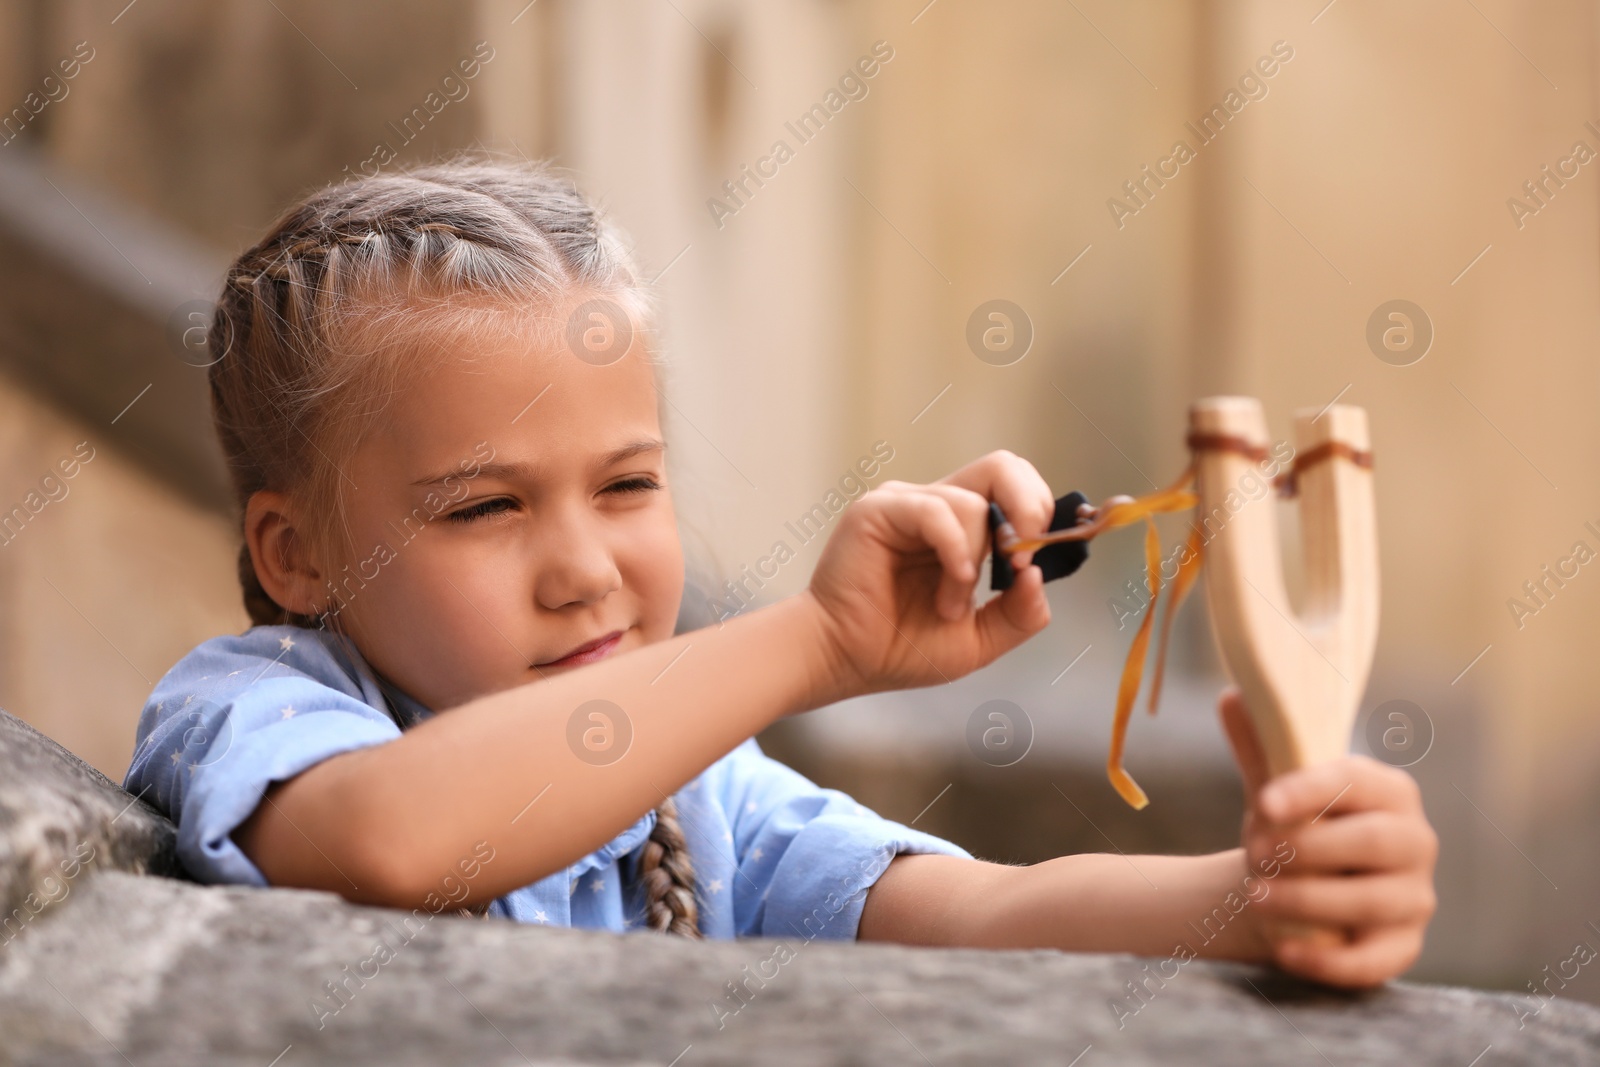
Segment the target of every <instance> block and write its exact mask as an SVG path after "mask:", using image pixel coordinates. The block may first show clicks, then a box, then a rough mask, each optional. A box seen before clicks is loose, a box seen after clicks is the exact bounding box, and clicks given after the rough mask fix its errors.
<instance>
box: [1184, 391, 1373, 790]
mask: <svg viewBox="0 0 1600 1067" xmlns="http://www.w3.org/2000/svg"><path fill="white" fill-rule="evenodd" d="M1189 426H1190V444H1191V446H1192V447H1193V449H1194V463H1195V490H1196V493H1197V496H1198V498H1199V504H1198V506H1197V508H1196V513H1195V522H1196V524H1197V525H1199V526H1200V528H1201V530H1202V531H1203V533H1204V534H1205V535H1206V536H1207V537H1208V538H1209V542H1208V543H1207V544H1206V548H1205V554H1206V568H1205V569H1206V571H1207V574H1206V579H1205V581H1206V600H1207V602H1208V604H1209V605H1210V614H1211V626H1212V632H1213V633H1215V635H1216V639H1217V645H1218V648H1219V650H1220V651H1221V654H1222V659H1223V661H1224V663H1225V664H1226V665H1227V668H1228V671H1229V673H1230V674H1231V675H1232V676H1233V679H1234V681H1235V682H1236V683H1237V684H1238V686H1239V689H1240V692H1241V695H1242V697H1243V699H1244V705H1245V708H1246V709H1247V710H1248V712H1249V715H1250V719H1251V721H1252V723H1253V724H1254V726H1255V730H1256V736H1257V738H1258V739H1259V740H1260V743H1261V747H1262V752H1263V754H1264V755H1265V757H1266V761H1267V772H1268V774H1269V776H1273V777H1276V776H1277V775H1280V774H1283V773H1284V772H1286V771H1290V770H1294V769H1296V768H1299V767H1303V766H1307V765H1309V764H1312V763H1320V762H1323V761H1325V760H1332V759H1337V758H1338V757H1340V756H1342V755H1344V754H1345V753H1346V752H1347V751H1348V750H1349V744H1350V734H1351V729H1352V727H1353V726H1354V723H1355V717H1356V712H1357V710H1358V709H1359V707H1360V704H1361V697H1362V693H1363V691H1364V690H1365V689H1366V684H1367V677H1368V675H1369V674H1370V673H1371V668H1372V655H1373V650H1374V648H1375V646H1376V644H1377V637H1378V548H1377V525H1376V518H1375V514H1374V507H1373V492H1372V472H1371V469H1370V468H1371V453H1370V451H1369V443H1368V436H1367V417H1366V412H1365V411H1363V410H1362V409H1361V408H1358V407H1352V406H1350V405H1333V406H1331V407H1328V408H1327V409H1325V410H1323V411H1321V412H1318V411H1317V409H1314V408H1308V409H1303V410H1301V411H1298V412H1296V413H1295V445H1296V456H1295V466H1294V469H1293V474H1292V482H1291V484H1293V485H1294V486H1295V487H1296V489H1297V491H1298V496H1299V499H1300V530H1301V544H1302V546H1303V552H1304V557H1305V588H1306V596H1305V607H1304V610H1303V611H1302V612H1299V613H1296V612H1295V611H1294V610H1293V609H1292V608H1291V607H1290V605H1289V597H1288V592H1287V590H1286V589H1285V586H1284V580H1283V566H1282V561H1281V558H1280V556H1279V543H1278V523H1277V516H1276V515H1275V514H1274V509H1273V508H1272V507H1271V506H1270V500H1271V497H1270V496H1266V497H1262V498H1260V499H1257V500H1254V501H1252V500H1249V499H1244V498H1245V492H1244V490H1243V489H1242V488H1241V486H1245V487H1248V486H1249V485H1251V484H1252V479H1255V480H1256V481H1259V480H1261V475H1260V472H1259V470H1258V469H1257V467H1256V464H1257V462H1259V460H1260V459H1261V458H1262V457H1264V456H1265V455H1266V454H1267V452H1266V449H1267V445H1268V439H1267V431H1266V422H1265V420H1264V418H1263V417H1262V412H1261V404H1260V402H1259V401H1257V400H1255V399H1254V398H1251V397H1237V396H1221V397H1209V398H1206V399H1202V400H1197V401H1195V402H1194V404H1193V405H1191V406H1190V408H1189ZM1241 445H1242V447H1241ZM1352 461H1353V462H1352ZM1230 493H1231V494H1233V498H1232V499H1233V501H1238V500H1240V499H1244V503H1243V505H1242V506H1241V507H1239V508H1238V509H1237V510H1236V511H1230V510H1229V508H1228V505H1229V503H1230Z"/></svg>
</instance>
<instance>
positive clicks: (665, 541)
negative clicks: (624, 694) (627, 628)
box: [617, 508, 683, 641]
mask: <svg viewBox="0 0 1600 1067" xmlns="http://www.w3.org/2000/svg"><path fill="white" fill-rule="evenodd" d="M621 553H622V554H620V555H619V556H618V558H617V562H618V568H619V570H621V572H622V580H623V586H624V588H627V589H631V590H632V591H633V593H634V595H635V597H636V598H637V601H638V605H639V625H640V627H641V628H642V629H643V630H644V635H645V639H646V640H649V641H664V640H666V639H667V638H669V637H671V636H672V631H673V630H674V629H675V628H676V626H677V622H678V604H679V601H680V600H682V598H683V547H682V545H681V544H679V542H678V528H677V523H676V521H675V520H674V519H673V516H672V511H671V509H668V508H664V509H662V513H661V515H659V516H656V515H653V516H651V517H650V521H648V522H644V523H640V524H639V527H638V528H637V529H636V530H635V531H633V532H631V533H630V534H629V536H628V537H627V539H626V543H625V545H624V547H623V548H622V550H621Z"/></svg>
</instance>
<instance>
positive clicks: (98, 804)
mask: <svg viewBox="0 0 1600 1067" xmlns="http://www.w3.org/2000/svg"><path fill="white" fill-rule="evenodd" d="M176 845H177V833H176V831H175V830H174V829H173V826H172V823H171V822H169V821H168V820H167V818H166V817H165V816H163V815H162V814H161V813H160V812H158V811H156V809H155V808H153V807H151V806H150V805H149V804H146V803H144V802H143V801H139V800H135V799H134V798H133V797H132V796H130V795H129V794H128V793H126V792H125V791H123V789H122V788H121V787H120V786H118V785H117V784H116V783H115V782H113V781H111V779H109V778H107V777H106V776H105V775H103V774H101V773H100V772H99V771H97V770H95V769H94V768H93V767H91V766H89V765H88V764H87V763H85V762H84V761H83V760H81V759H79V758H78V757H77V756H74V755H73V754H72V753H71V752H69V751H67V750H66V749H65V748H62V747H61V746H60V745H58V744H56V743H55V742H54V741H52V740H50V738H48V737H46V736H45V735H44V734H41V733H40V732H39V731H37V730H35V729H34V728H33V727H31V726H29V725H28V724H27V723H25V722H23V721H22V720H21V719H18V718H16V717H15V716H13V715H10V714H8V713H7V712H4V711H0V944H3V943H4V942H5V941H6V940H7V939H8V938H9V937H12V936H15V933H16V929H17V927H18V926H19V925H25V924H27V923H29V922H32V921H35V919H36V918H37V917H38V916H39V914H40V913H41V912H42V911H43V910H44V909H45V908H47V907H48V906H49V905H50V903H51V902H52V901H53V900H55V899H57V898H59V897H60V896H61V895H62V894H63V893H64V892H66V891H67V887H68V885H69V884H70V882H71V881H72V880H73V879H74V878H76V877H77V876H78V873H79V868H80V867H81V866H82V864H83V863H84V862H85V861H88V862H92V863H93V865H94V866H96V867H102V868H114V869H117V870H124V871H131V872H133V873H135V874H142V873H146V872H148V873H151V874H164V875H168V876H171V877H183V871H182V867H181V866H180V865H179V863H178V857H177V851H176Z"/></svg>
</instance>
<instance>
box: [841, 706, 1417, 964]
mask: <svg viewBox="0 0 1600 1067" xmlns="http://www.w3.org/2000/svg"><path fill="white" fill-rule="evenodd" d="M1221 713H1222V717H1223V721H1224V723H1225V725H1226V728H1227V732H1228V735H1229V738H1230V740H1231V741H1232V742H1233V745H1234V750H1235V752H1236V754H1237V755H1238V756H1239V758H1240V764H1241V768H1242V769H1243V771H1244V775H1245V780H1246V788H1247V795H1248V797H1249V806H1248V808H1247V812H1246V816H1245V824H1244V847H1243V848H1237V849H1232V850H1230V851H1227V852H1219V853H1215V854H1213V855H1209V856H1123V855H1081V856H1063V857H1060V858H1057V859H1053V860H1048V861H1046V862H1044V863H1040V864H1036V865H1034V866H1032V867H1005V866H1000V865H997V864H991V863H980V862H977V861H973V860H966V859H961V858H958V857H953V856H916V855H909V856H897V857H896V858H895V859H894V860H893V861H892V862H891V863H890V865H889V867H888V869H887V870H885V871H884V873H883V875H882V877H880V878H879V879H878V881H877V883H876V884H875V885H874V886H873V887H872V889H871V890H870V891H869V892H868V893H867V901H866V905H865V907H864V909H863V910H862V913H861V924H860V927H859V928H858V932H857V936H858V937H860V938H862V939H865V940H882V941H904V942H910V943H914V944H932V945H967V946H973V947H986V948H1022V947H1031V948H1045V947H1048V948H1060V949H1066V950H1077V951H1099V952H1131V953H1134V954H1136V955H1142V956H1160V957H1170V958H1175V959H1176V960H1177V961H1178V963H1180V964H1181V963H1182V962H1184V961H1186V960H1188V959H1192V958H1194V957H1196V956H1213V957H1223V958H1228V959H1237V960H1247V961H1252V962H1267V961H1271V962H1273V963H1276V964H1278V965H1279V966H1280V967H1282V968H1284V969H1285V970H1287V971H1291V972H1293V973H1295V974H1299V975H1302V976H1304V977H1307V978H1312V979H1315V980H1317V981H1321V982H1326V983H1329V984H1331V985H1338V986H1349V987H1356V988H1360V987H1364V986H1372V985H1377V984H1380V983H1382V982H1384V981H1386V980H1387V979H1389V978H1393V977H1395V976H1397V975H1399V974H1401V973H1403V972H1404V971H1405V970H1406V969H1407V968H1409V967H1410V966H1411V964H1412V963H1413V962H1415V961H1416V958H1417V956H1418V954H1419V953H1420V952H1421V950H1422V938H1423V932H1424V931H1425V930H1426V928H1427V924H1428V920H1429V918H1431V917H1432V915H1433V910H1434V906H1435V902H1436V901H1435V896H1434V891H1433V867H1434V861H1435V858H1436V857H1437V856H1438V837H1437V835H1435V833H1434V831H1433V828H1432V827H1430V826H1429V825H1428V820H1427V817H1426V816H1425V815H1424V813H1423V810H1422V802H1421V794H1420V792H1419V791H1418V789H1417V786H1416V783H1415V782H1414V781H1413V780H1412V779H1411V777H1410V776H1409V775H1407V774H1406V773H1405V772H1403V771H1399V770H1396V769H1395V768H1393V767H1388V766H1385V765H1383V764H1381V763H1378V762H1377V761H1375V760H1372V759H1368V758H1366V757H1363V756H1350V757H1346V758H1344V759H1341V760H1335V761H1333V762H1330V763H1323V764H1319V765H1317V766H1313V767H1307V768H1303V769H1301V770H1298V771H1294V772H1291V773H1289V774H1285V775H1282V776H1280V777H1278V778H1276V779H1274V780H1272V781H1271V782H1270V783H1265V782H1264V779H1265V774H1264V767H1265V762H1264V760H1262V759H1261V757H1260V751H1259V748H1258V747H1257V746H1256V745H1255V744H1254V739H1253V737H1251V736H1249V735H1248V734H1247V733H1246V731H1247V730H1248V720H1247V718H1246V717H1245V715H1244V713H1243V706H1242V705H1241V704H1240V703H1239V698H1238V694H1237V692H1236V691H1229V692H1227V693H1224V694H1223V698H1222V701H1221ZM1263 785H1264V786H1265V787H1264V788H1263ZM1312 928H1316V929H1312ZM1308 933H1309V934H1312V935H1313V936H1311V937H1309V938H1308V937H1307V934H1308ZM1330 933H1331V934H1333V935H1334V936H1333V937H1331V938H1330V937H1329V936H1327V935H1329V934H1330ZM1166 977H1171V975H1166Z"/></svg>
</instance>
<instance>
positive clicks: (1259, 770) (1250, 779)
mask: <svg viewBox="0 0 1600 1067" xmlns="http://www.w3.org/2000/svg"><path fill="white" fill-rule="evenodd" d="M1217 715H1218V717H1220V718H1221V719H1222V729H1223V732H1224V733H1226V734H1227V735H1228V743H1229V744H1230V745H1231V746H1232V747H1233V758H1234V759H1235V760H1236V761H1238V764H1239V773H1240V775H1242V776H1243V777H1244V793H1245V805H1246V807H1250V808H1253V807H1255V801H1256V794H1257V793H1259V792H1261V787H1262V786H1264V785H1266V784H1267V777H1268V775H1267V757H1266V754H1265V753H1263V752H1262V751H1261V741H1260V739H1259V738H1257V737H1256V727H1255V723H1253V722H1251V721H1250V712H1249V711H1248V710H1246V708H1245V706H1244V698H1243V697H1242V696H1240V695H1239V689H1238V687H1237V686H1229V687H1228V688H1227V689H1224V690H1223V691H1222V696H1221V697H1220V698H1219V699H1218V700H1217Z"/></svg>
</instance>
